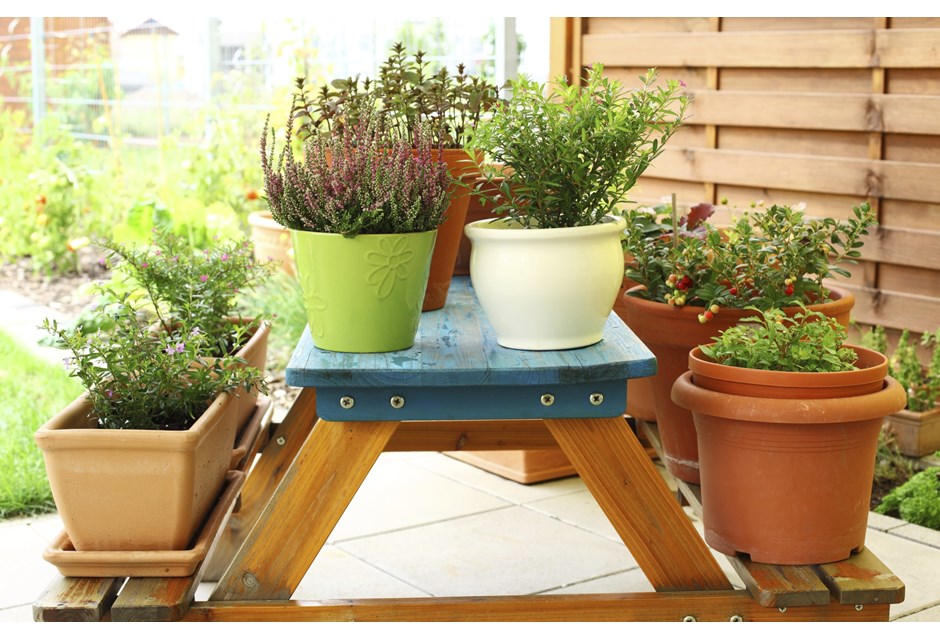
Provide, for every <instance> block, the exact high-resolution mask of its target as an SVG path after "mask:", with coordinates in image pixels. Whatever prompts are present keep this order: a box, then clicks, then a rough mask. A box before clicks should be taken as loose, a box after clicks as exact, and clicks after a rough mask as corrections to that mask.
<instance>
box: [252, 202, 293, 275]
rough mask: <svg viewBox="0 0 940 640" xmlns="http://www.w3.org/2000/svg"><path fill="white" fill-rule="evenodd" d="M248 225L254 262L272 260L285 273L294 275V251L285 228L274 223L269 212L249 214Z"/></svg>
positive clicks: (288, 232)
mask: <svg viewBox="0 0 940 640" xmlns="http://www.w3.org/2000/svg"><path fill="white" fill-rule="evenodd" d="M248 225H249V226H250V227H251V243H252V247H253V252H254V256H255V260H257V261H258V262H261V261H266V260H274V261H275V262H277V263H278V265H279V266H280V268H281V269H282V270H283V271H284V272H285V273H289V274H290V275H296V269H295V268H294V249H293V247H292V246H291V240H290V231H289V230H288V229H287V227H284V226H282V225H280V224H278V223H277V222H275V221H274V218H273V217H271V212H270V211H255V212H254V213H251V214H249V215H248Z"/></svg>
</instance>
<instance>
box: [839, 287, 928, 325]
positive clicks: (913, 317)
mask: <svg viewBox="0 0 940 640" xmlns="http://www.w3.org/2000/svg"><path fill="white" fill-rule="evenodd" d="M842 286H843V287H844V288H846V289H849V290H850V291H852V293H854V294H855V307H854V308H853V309H852V319H853V320H854V321H856V322H860V323H862V324H881V325H884V326H886V327H889V328H894V329H905V328H906V329H910V330H911V331H914V332H916V333H924V332H927V331H936V330H937V320H938V318H940V299H937V298H933V297H930V296H922V295H917V294H913V293H898V292H895V291H884V290H880V289H873V288H871V287H861V286H856V285H848V284H843V285H842Z"/></svg>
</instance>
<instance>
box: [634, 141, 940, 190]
mask: <svg viewBox="0 0 940 640" xmlns="http://www.w3.org/2000/svg"><path fill="white" fill-rule="evenodd" d="M938 171H940V167H938V166H937V165H933V164H926V163H917V162H897V161H890V160H867V159H853V158H834V157H827V156H811V155H798V154H778V153H768V152H759V151H730V150H723V149H702V148H687V149H681V148H680V149H676V148H672V149H666V150H665V151H663V153H662V155H661V156H659V158H657V159H656V160H655V161H654V163H653V165H652V166H651V167H650V168H649V169H647V171H646V172H645V173H644V175H648V176H650V177H653V178H667V179H673V180H690V181H701V182H714V183H718V184H733V185H739V186H752V187H761V188H771V189H773V188H777V189H801V190H806V191H818V192H821V193H841V194H846V195H854V196H857V197H858V198H859V199H860V200H861V199H871V198H879V197H889V198H902V197H903V198H905V199H907V200H917V201H923V202H937V201H940V180H937V175H938Z"/></svg>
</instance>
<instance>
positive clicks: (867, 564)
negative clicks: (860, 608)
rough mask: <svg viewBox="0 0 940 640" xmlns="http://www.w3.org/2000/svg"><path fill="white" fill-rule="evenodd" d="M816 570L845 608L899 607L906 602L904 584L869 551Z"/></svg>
mask: <svg viewBox="0 0 940 640" xmlns="http://www.w3.org/2000/svg"><path fill="white" fill-rule="evenodd" d="M814 570H815V571H816V573H817V574H818V575H819V577H820V578H821V579H822V581H823V582H825V583H826V585H827V586H828V587H829V590H830V591H831V592H832V595H833V597H834V598H836V599H837V600H838V601H839V602H840V603H841V604H862V605H865V604H897V603H899V602H903V601H904V583H903V582H901V580H900V578H898V577H897V576H896V575H894V574H893V573H892V572H891V570H890V569H888V567H886V566H885V564H884V563H883V562H882V561H881V560H879V559H878V558H877V556H875V554H874V553H872V552H871V551H869V550H868V549H867V548H866V549H862V551H861V552H860V553H854V554H852V557H851V558H849V559H848V560H843V561H842V562H831V563H829V564H820V565H816V566H815V567H814Z"/></svg>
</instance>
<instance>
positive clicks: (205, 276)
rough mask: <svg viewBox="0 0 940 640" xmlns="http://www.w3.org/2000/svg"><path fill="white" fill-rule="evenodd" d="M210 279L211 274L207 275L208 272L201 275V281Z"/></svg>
mask: <svg viewBox="0 0 940 640" xmlns="http://www.w3.org/2000/svg"><path fill="white" fill-rule="evenodd" d="M208 279H209V276H207V275H206V274H202V275H201V276H199V281H200V282H205V281H206V280H208Z"/></svg>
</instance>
